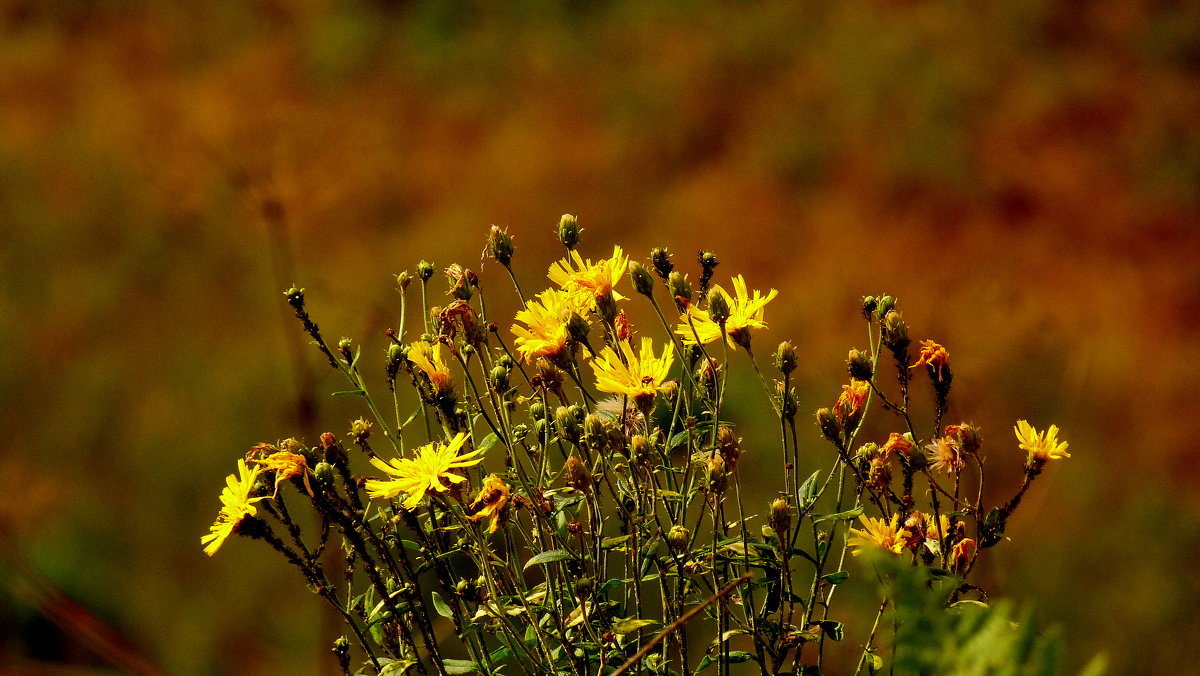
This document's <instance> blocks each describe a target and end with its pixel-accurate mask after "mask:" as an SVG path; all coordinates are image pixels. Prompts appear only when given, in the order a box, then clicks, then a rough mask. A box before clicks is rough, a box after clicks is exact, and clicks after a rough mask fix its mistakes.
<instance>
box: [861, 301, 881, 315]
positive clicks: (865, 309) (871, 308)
mask: <svg viewBox="0 0 1200 676" xmlns="http://www.w3.org/2000/svg"><path fill="white" fill-rule="evenodd" d="M876 305H878V301H877V300H875V296H863V299H862V316H863V319H870V318H871V315H873V314H874V313H875V306H876Z"/></svg>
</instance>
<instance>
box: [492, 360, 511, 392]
mask: <svg viewBox="0 0 1200 676" xmlns="http://www.w3.org/2000/svg"><path fill="white" fill-rule="evenodd" d="M488 377H489V379H490V380H491V382H492V389H494V390H496V391H497V392H499V393H501V394H503V393H505V392H507V391H508V369H506V368H504V367H503V366H496V367H494V368H492V372H491V374H490V375H489V376H488Z"/></svg>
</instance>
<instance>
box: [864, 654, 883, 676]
mask: <svg viewBox="0 0 1200 676" xmlns="http://www.w3.org/2000/svg"><path fill="white" fill-rule="evenodd" d="M882 669H883V658H882V657H880V656H879V655H876V654H875V653H871V654H870V655H867V671H868V672H869V673H872V674H877V673H879V672H880V670H882Z"/></svg>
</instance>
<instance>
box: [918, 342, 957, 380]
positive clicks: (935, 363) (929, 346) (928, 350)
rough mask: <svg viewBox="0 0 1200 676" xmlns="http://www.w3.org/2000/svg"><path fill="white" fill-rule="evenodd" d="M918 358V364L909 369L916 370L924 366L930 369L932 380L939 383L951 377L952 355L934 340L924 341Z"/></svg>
mask: <svg viewBox="0 0 1200 676" xmlns="http://www.w3.org/2000/svg"><path fill="white" fill-rule="evenodd" d="M918 356H919V359H917V363H915V364H913V365H912V366H910V367H909V368H914V369H915V368H917V367H918V366H921V365H922V364H924V365H925V366H927V367H928V368H929V375H930V378H931V379H933V380H937V381H941V380H944V379H945V377H946V376H947V375H949V369H950V353H949V352H947V351H946V348H944V347H942V346H941V345H939V344H937V343H935V342H934V341H932V340H922V341H921V351H920V353H919V355H918Z"/></svg>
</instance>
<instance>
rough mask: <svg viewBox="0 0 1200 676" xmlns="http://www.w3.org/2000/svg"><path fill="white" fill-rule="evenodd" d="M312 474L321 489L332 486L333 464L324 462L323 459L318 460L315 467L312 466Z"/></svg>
mask: <svg viewBox="0 0 1200 676" xmlns="http://www.w3.org/2000/svg"><path fill="white" fill-rule="evenodd" d="M313 475H315V477H316V479H317V484H318V485H319V486H321V488H322V489H327V488H331V487H332V486H333V477H334V473H333V465H331V464H329V463H327V462H325V461H324V460H322V461H321V462H318V463H317V466H316V467H313Z"/></svg>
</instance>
